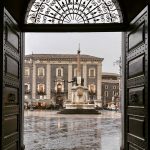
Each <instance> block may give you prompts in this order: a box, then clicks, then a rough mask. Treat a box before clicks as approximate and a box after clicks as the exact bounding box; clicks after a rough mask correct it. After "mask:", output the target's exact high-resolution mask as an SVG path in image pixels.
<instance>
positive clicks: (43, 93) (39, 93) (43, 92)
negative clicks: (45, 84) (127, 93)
mask: <svg viewBox="0 0 150 150" xmlns="http://www.w3.org/2000/svg"><path fill="white" fill-rule="evenodd" d="M37 94H38V95H46V92H45V91H37Z"/></svg>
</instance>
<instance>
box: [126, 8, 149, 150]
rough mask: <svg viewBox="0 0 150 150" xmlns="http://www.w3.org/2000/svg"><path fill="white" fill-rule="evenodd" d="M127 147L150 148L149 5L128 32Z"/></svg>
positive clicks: (135, 149)
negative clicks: (149, 85)
mask: <svg viewBox="0 0 150 150" xmlns="http://www.w3.org/2000/svg"><path fill="white" fill-rule="evenodd" d="M125 39H126V41H125V43H126V44H125V49H126V50H125V107H124V109H125V110H124V111H125V150H128V149H129V150H149V149H150V147H148V142H149V141H148V140H149V134H148V132H149V131H148V129H149V126H150V124H149V123H148V109H149V103H148V101H149V100H150V99H149V100H148V92H150V91H148V7H146V8H145V9H144V10H143V11H142V12H141V13H140V14H139V15H138V16H137V17H136V18H135V19H134V20H133V21H132V22H131V23H130V29H129V32H126V33H125Z"/></svg>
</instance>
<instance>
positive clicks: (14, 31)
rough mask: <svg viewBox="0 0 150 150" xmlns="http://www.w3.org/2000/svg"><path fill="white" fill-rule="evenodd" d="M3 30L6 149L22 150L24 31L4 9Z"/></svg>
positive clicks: (3, 115)
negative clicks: (20, 29)
mask: <svg viewBox="0 0 150 150" xmlns="http://www.w3.org/2000/svg"><path fill="white" fill-rule="evenodd" d="M3 21H4V30H3V37H4V38H3V60H1V61H3V70H1V71H3V99H2V103H1V104H2V106H1V108H2V110H3V111H2V112H3V113H2V124H1V125H2V132H1V138H2V145H1V147H0V149H3V150H6V149H7V150H20V149H21V145H22V133H23V132H22V126H23V122H22V68H23V67H21V66H22V64H23V63H22V62H23V61H22V53H23V52H22V33H21V32H20V31H19V28H18V26H17V23H16V21H15V20H14V19H13V18H12V17H11V16H10V14H9V13H8V12H7V10H4V20H3Z"/></svg>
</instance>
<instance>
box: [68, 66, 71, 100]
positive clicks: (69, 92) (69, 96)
mask: <svg viewBox="0 0 150 150" xmlns="http://www.w3.org/2000/svg"><path fill="white" fill-rule="evenodd" d="M71 80H72V64H69V65H68V81H71ZM71 88H72V83H68V100H70V101H71V99H72V95H71Z"/></svg>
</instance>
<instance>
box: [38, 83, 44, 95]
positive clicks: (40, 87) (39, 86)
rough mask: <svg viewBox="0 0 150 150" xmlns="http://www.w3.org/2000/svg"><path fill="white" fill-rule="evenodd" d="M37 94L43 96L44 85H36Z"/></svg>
mask: <svg viewBox="0 0 150 150" xmlns="http://www.w3.org/2000/svg"><path fill="white" fill-rule="evenodd" d="M37 92H38V93H39V94H44V93H45V85H44V84H38V89H37Z"/></svg>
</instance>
